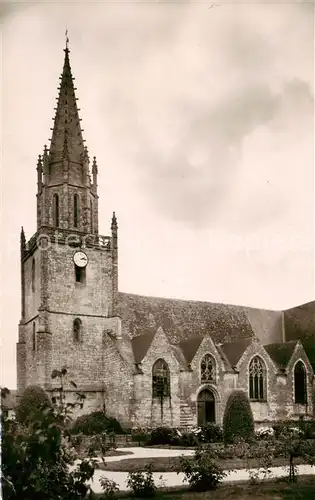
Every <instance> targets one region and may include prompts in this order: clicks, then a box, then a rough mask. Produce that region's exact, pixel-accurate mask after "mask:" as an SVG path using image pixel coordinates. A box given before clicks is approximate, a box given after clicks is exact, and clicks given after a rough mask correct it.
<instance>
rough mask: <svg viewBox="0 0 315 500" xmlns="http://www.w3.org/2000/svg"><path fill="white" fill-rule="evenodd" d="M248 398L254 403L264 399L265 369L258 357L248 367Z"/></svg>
mask: <svg viewBox="0 0 315 500" xmlns="http://www.w3.org/2000/svg"><path fill="white" fill-rule="evenodd" d="M249 398H250V399H252V400H256V401H262V400H264V399H265V398H266V367H265V363H264V362H263V360H262V359H261V358H260V357H259V356H255V357H254V358H253V359H252V360H251V362H250V365H249Z"/></svg>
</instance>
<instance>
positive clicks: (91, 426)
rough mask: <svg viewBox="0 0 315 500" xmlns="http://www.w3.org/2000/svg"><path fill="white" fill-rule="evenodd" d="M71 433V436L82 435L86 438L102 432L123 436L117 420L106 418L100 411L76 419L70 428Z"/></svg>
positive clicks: (123, 432)
mask: <svg viewBox="0 0 315 500" xmlns="http://www.w3.org/2000/svg"><path fill="white" fill-rule="evenodd" d="M71 432H72V434H84V435H86V436H94V435H96V434H102V433H103V432H114V433H116V434H125V431H124V430H123V428H122V426H121V425H120V423H119V422H118V420H116V418H113V417H108V416H107V415H105V413H103V412H102V411H94V412H92V413H90V414H88V415H81V416H80V417H78V418H77V419H76V421H75V422H74V424H73V426H72V428H71Z"/></svg>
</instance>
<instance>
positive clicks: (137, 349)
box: [131, 329, 156, 364]
mask: <svg viewBox="0 0 315 500" xmlns="http://www.w3.org/2000/svg"><path fill="white" fill-rule="evenodd" d="M155 334H156V330H154V329H148V330H147V331H146V332H145V333H143V334H142V335H138V336H137V337H134V338H133V339H131V345H132V350H133V355H134V360H135V363H136V364H137V363H141V361H142V360H143V358H144V356H145V355H146V353H147V351H148V349H149V347H150V345H151V342H152V340H153V338H154V335H155Z"/></svg>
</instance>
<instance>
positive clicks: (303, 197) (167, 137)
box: [0, 0, 315, 388]
mask: <svg viewBox="0 0 315 500" xmlns="http://www.w3.org/2000/svg"><path fill="white" fill-rule="evenodd" d="M209 7H211V2H193V1H192V2H179V1H173V2H168V1H166V2H159V1H152V2H142V1H138V2H130V1H129V2H122V1H119V0H118V1H117V2H45V1H42V2H41V3H36V2H33V3H27V2H10V3H6V2H1V4H0V19H1V45H2V99H1V118H2V120H1V131H2V133H1V137H2V172H1V174H2V179H1V181H2V183H1V186H2V188H1V191H2V193H1V215H2V217H1V236H2V238H1V241H2V245H1V283H2V287H1V357H2V374H1V379H2V380H1V385H6V386H8V387H10V388H14V387H15V386H16V367H15V344H16V342H17V333H18V322H19V319H20V262H19V237H20V229H21V226H22V225H23V226H24V230H25V233H26V238H27V239H29V238H30V237H31V236H32V234H33V233H34V232H35V231H36V196H35V195H36V161H37V157H38V154H40V153H41V152H42V150H43V147H44V144H47V145H49V138H50V137H51V130H50V128H51V127H52V124H53V122H52V119H53V116H54V111H53V108H54V106H55V103H56V101H55V98H56V97H57V86H58V82H59V80H58V78H59V76H60V74H61V70H62V65H63V57H64V52H63V48H64V46H65V35H64V32H65V29H66V27H67V29H68V33H69V38H70V43H69V48H70V51H71V52H70V60H71V66H72V72H73V75H74V77H75V84H76V87H77V91H76V95H77V97H78V98H79V101H78V102H79V107H80V109H81V111H80V117H81V118H82V124H83V128H84V132H83V135H84V138H85V140H86V145H87V147H88V149H89V153H90V157H92V156H94V155H95V156H96V157H97V162H98V166H99V179H98V184H99V196H100V199H99V215H100V228H99V229H100V234H103V235H109V234H110V219H111V214H112V212H113V210H115V212H116V215H117V218H118V225H119V259H120V260H119V288H120V290H121V291H125V292H130V293H139V294H143V295H153V296H164V297H175V298H184V299H191V300H203V301H210V302H223V303H230V304H240V305H248V306H253V307H259V308H266V309H286V308H289V307H292V306H295V305H299V304H302V303H306V302H309V301H311V300H314V295H315V287H314V187H315V185H314V4H313V3H307V2H299V1H297V2H290V3H289V2H284V1H283V2H282V1H278V2H268V1H261V2H255V1H251V2H240V1H237V0H235V1H234V2H226V1H224V0H222V1H221V2H217V4H215V6H213V7H211V8H209Z"/></svg>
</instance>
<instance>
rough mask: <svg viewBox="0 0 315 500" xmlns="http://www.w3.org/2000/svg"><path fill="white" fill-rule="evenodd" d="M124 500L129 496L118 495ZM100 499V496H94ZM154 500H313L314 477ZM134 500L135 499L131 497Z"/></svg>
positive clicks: (168, 495) (173, 494)
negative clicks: (292, 482) (293, 482)
mask: <svg viewBox="0 0 315 500" xmlns="http://www.w3.org/2000/svg"><path fill="white" fill-rule="evenodd" d="M120 496H121V498H124V499H125V500H127V499H129V498H131V496H130V494H124V495H120ZM96 498H97V499H101V498H102V496H101V495H97V496H96ZM154 498H155V499H156V500H160V499H165V500H314V498H315V478H314V476H301V477H300V478H298V481H297V483H295V484H290V483H287V482H285V481H284V480H281V481H280V480H278V481H266V482H263V483H259V484H256V485H252V484H250V483H242V484H229V485H221V486H219V487H218V489H217V490H215V491H208V492H205V493H193V492H190V491H187V490H182V491H178V490H177V491H176V490H172V491H168V492H159V494H158V495H157V496H156V497H154ZM133 499H134V500H135V497H133Z"/></svg>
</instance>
